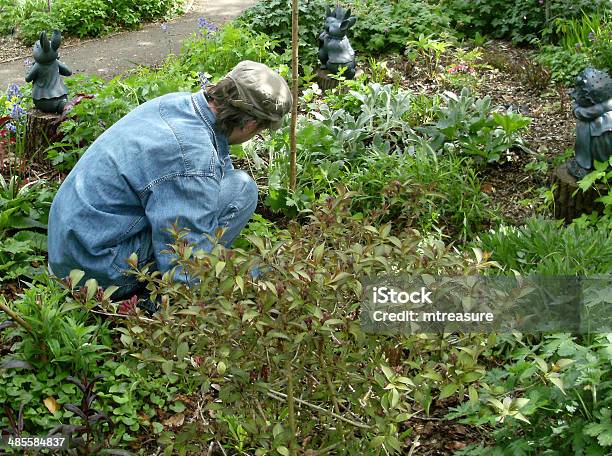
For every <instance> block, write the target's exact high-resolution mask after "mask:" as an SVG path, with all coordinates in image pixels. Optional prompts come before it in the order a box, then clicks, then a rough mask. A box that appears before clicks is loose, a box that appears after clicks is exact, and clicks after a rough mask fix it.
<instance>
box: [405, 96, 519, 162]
mask: <svg viewBox="0 0 612 456" xmlns="http://www.w3.org/2000/svg"><path fill="white" fill-rule="evenodd" d="M444 97H445V99H446V102H447V105H446V106H441V107H440V108H439V111H438V113H437V114H438V120H437V122H436V123H435V124H434V125H427V126H424V127H420V128H418V129H417V130H418V131H420V132H421V133H423V134H424V135H425V137H427V138H428V139H429V140H430V141H431V147H432V148H433V149H434V150H436V151H443V150H444V151H447V150H451V151H452V150H455V149H457V150H458V151H460V152H462V153H464V154H467V155H471V156H476V157H481V158H482V159H483V160H484V161H485V162H494V161H499V160H500V159H501V158H502V154H503V153H504V152H506V151H507V150H509V149H510V148H512V147H514V146H517V145H521V144H522V142H521V137H520V134H519V132H520V130H521V129H523V128H525V127H526V126H527V125H529V123H530V119H528V118H526V117H523V116H522V115H520V114H516V113H514V112H511V111H509V112H506V113H499V112H493V109H492V106H491V99H490V97H488V96H486V97H484V98H481V99H477V98H476V97H474V96H473V95H472V94H471V92H470V90H469V89H468V88H464V89H463V90H462V91H461V94H460V95H459V96H457V95H456V94H454V93H452V92H445V93H444Z"/></svg>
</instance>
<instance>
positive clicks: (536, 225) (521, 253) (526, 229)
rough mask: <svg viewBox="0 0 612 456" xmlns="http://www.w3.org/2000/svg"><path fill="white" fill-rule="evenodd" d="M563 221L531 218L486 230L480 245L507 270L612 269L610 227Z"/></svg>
mask: <svg viewBox="0 0 612 456" xmlns="http://www.w3.org/2000/svg"><path fill="white" fill-rule="evenodd" d="M562 224H563V222H562V221H557V220H545V219H537V218H531V219H529V220H527V223H526V224H525V226H523V227H519V228H516V227H509V226H503V227H500V228H499V229H497V230H494V231H490V232H488V233H483V234H481V235H480V241H478V242H477V245H478V246H479V247H480V248H482V249H484V250H486V251H489V252H491V259H493V260H495V261H497V262H499V263H500V264H501V265H502V266H503V267H504V270H506V271H510V270H515V271H518V272H521V273H526V272H529V271H535V272H539V273H543V274H548V275H558V276H560V275H592V274H606V273H609V272H610V268H611V265H612V248H611V245H612V244H611V242H610V240H611V234H610V231H609V230H608V229H606V227H602V228H600V229H598V228H586V227H580V226H576V225H570V226H568V227H562Z"/></svg>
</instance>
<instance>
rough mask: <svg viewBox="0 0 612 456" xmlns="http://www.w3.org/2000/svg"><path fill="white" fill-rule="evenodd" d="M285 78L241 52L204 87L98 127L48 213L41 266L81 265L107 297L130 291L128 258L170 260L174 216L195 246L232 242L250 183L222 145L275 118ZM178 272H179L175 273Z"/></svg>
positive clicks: (253, 196)
mask: <svg viewBox="0 0 612 456" xmlns="http://www.w3.org/2000/svg"><path fill="white" fill-rule="evenodd" d="M291 103H292V100H291V93H290V91H289V87H288V85H287V83H286V81H285V80H284V79H283V78H282V77H281V76H280V75H278V74H277V73H276V72H274V71H273V70H271V69H270V68H268V67H267V66H265V65H263V64H260V63H256V62H251V61H244V62H241V63H239V64H238V65H237V66H236V67H235V68H234V69H233V70H232V71H231V72H229V73H228V74H227V76H226V77H225V78H223V79H222V80H221V81H219V83H218V84H216V85H214V86H210V87H208V88H207V89H206V91H200V92H197V93H194V94H191V93H172V94H168V95H164V96H161V97H159V98H155V99H153V100H150V101H148V102H146V103H144V104H142V105H141V106H139V107H137V108H136V109H134V110H133V111H132V112H130V113H129V114H127V115H126V116H125V117H123V118H122V119H121V120H119V121H118V122H117V123H115V124H114V125H113V126H111V127H110V128H109V129H108V130H107V131H105V132H104V133H103V134H102V135H101V136H100V137H99V138H98V139H96V141H94V143H93V144H92V145H91V146H90V147H89V148H88V149H87V151H86V152H85V153H84V154H83V156H82V157H81V159H80V160H79V161H78V163H77V164H76V166H75V167H74V168H73V169H72V171H71V172H70V174H69V175H68V176H67V177H66V179H65V180H64V182H63V183H62V185H61V187H60V189H59V191H58V193H57V195H56V196H55V198H54V200H53V204H52V205H51V211H50V213H49V235H48V250H49V266H50V269H51V270H52V272H53V273H54V274H55V275H57V276H58V277H65V276H67V275H68V274H69V273H70V270H72V269H81V270H83V271H84V272H85V275H86V277H91V278H95V279H96V280H97V281H98V283H99V284H100V285H101V286H103V287H107V286H109V285H118V286H120V289H119V290H118V291H117V292H116V293H115V295H114V296H115V297H119V298H121V297H127V296H130V295H131V294H133V293H135V292H136V291H137V290H138V288H139V286H140V285H139V284H138V283H137V282H136V281H135V279H134V278H133V276H127V275H126V274H125V271H126V270H127V269H129V266H128V265H127V263H126V260H127V259H128V257H129V256H130V255H131V254H132V253H136V254H137V255H138V265H139V267H141V266H142V265H144V264H145V263H147V262H150V261H155V263H156V266H157V269H158V270H159V271H160V272H162V273H163V272H166V271H167V270H169V269H170V268H171V267H172V265H171V262H172V259H173V255H169V254H162V253H161V251H162V250H165V249H167V248H168V245H169V244H171V243H173V242H174V239H173V237H172V235H171V234H170V233H169V232H168V231H167V229H168V228H170V226H171V225H172V224H173V223H174V222H175V221H176V220H178V226H179V227H180V228H187V229H189V234H188V235H187V237H186V240H188V241H189V242H190V243H193V244H195V245H196V249H199V248H203V249H205V250H210V248H211V245H210V240H209V239H208V237H207V236H205V235H203V233H206V234H208V235H211V236H214V233H215V231H216V229H217V228H219V227H221V228H224V229H225V232H224V234H223V237H222V238H221V243H222V244H223V245H225V246H226V247H229V246H231V244H232V242H233V240H234V239H235V238H236V237H237V236H238V234H239V233H240V231H241V230H242V228H243V227H244V226H245V225H246V223H247V222H248V220H249V218H250V217H251V215H252V214H253V212H254V211H255V207H256V205H257V185H256V184H255V182H254V181H253V179H252V178H251V177H250V176H249V175H248V174H247V173H245V172H244V171H240V170H235V169H234V168H233V165H232V162H231V159H230V155H229V145H230V144H240V143H243V142H245V141H248V140H249V139H251V138H252V137H254V136H255V135H257V134H258V133H260V132H261V131H262V130H264V129H266V128H271V129H275V128H278V127H280V125H281V123H282V119H283V117H284V116H285V115H286V114H287V113H288V112H289V111H290V109H291ZM175 279H176V280H179V281H184V280H185V278H184V276H181V274H178V273H177V274H176V277H175Z"/></svg>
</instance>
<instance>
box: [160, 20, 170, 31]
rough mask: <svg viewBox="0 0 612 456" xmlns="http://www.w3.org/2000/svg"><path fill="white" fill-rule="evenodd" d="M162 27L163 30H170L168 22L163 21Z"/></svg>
mask: <svg viewBox="0 0 612 456" xmlns="http://www.w3.org/2000/svg"><path fill="white" fill-rule="evenodd" d="M160 28H161V29H162V32H167V31H168V24H166V23H165V22H162V23H161V25H160Z"/></svg>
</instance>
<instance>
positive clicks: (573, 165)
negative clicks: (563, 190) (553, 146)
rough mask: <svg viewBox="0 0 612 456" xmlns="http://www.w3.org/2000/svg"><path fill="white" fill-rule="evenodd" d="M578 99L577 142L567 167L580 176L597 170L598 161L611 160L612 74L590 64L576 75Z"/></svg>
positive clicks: (576, 112) (576, 100) (574, 92)
mask: <svg viewBox="0 0 612 456" xmlns="http://www.w3.org/2000/svg"><path fill="white" fill-rule="evenodd" d="M570 96H571V97H572V98H573V99H574V116H575V117H576V146H575V154H574V158H572V159H571V160H570V161H569V162H568V165H567V170H568V171H569V173H570V174H571V175H572V176H574V177H575V178H576V179H582V178H583V177H584V176H585V175H586V174H588V173H589V172H591V171H593V169H594V161H595V160H597V161H599V162H607V161H608V160H609V159H610V156H611V155H612V78H610V76H609V75H608V74H607V73H606V72H605V71H600V70H596V69H593V68H587V69H586V70H584V71H582V72H580V73H579V74H578V76H577V77H576V88H575V89H574V90H573V91H572V92H571V93H570Z"/></svg>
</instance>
